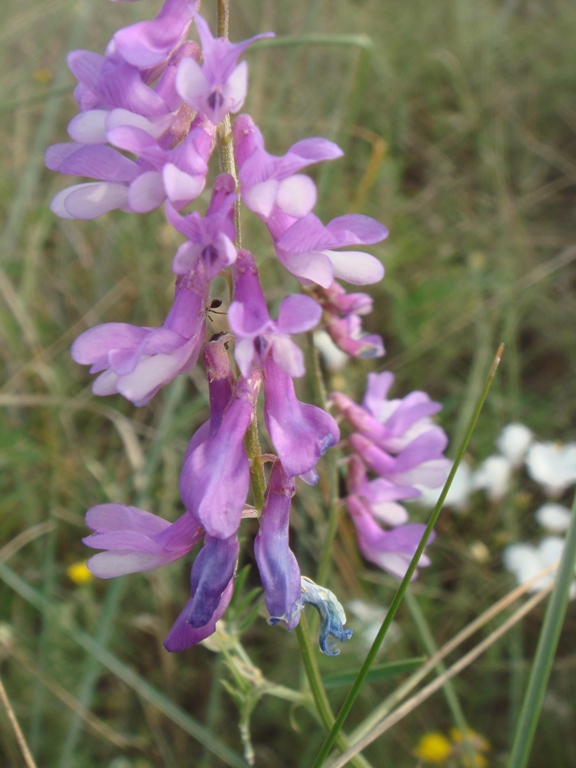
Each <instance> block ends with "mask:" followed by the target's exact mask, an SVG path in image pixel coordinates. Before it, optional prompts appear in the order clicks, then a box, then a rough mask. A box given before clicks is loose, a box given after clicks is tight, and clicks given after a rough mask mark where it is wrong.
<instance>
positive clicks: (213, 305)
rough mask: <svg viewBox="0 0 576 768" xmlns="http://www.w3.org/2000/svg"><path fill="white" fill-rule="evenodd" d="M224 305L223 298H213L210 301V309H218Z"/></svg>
mask: <svg viewBox="0 0 576 768" xmlns="http://www.w3.org/2000/svg"><path fill="white" fill-rule="evenodd" d="M221 306H222V299H212V301H211V302H210V309H218V307H221Z"/></svg>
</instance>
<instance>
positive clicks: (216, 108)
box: [176, 14, 274, 125]
mask: <svg viewBox="0 0 576 768" xmlns="http://www.w3.org/2000/svg"><path fill="white" fill-rule="evenodd" d="M195 20H196V27H197V29H198V34H199V35H200V43H201V46H202V52H203V54H204V61H203V64H202V66H200V65H199V64H198V63H197V62H196V61H194V59H192V58H186V59H183V60H182V62H181V63H180V66H179V68H178V74H177V76H176V88H177V89H178V93H179V94H180V96H181V97H182V98H183V99H184V101H186V102H188V104H190V106H191V107H192V109H195V110H196V111H198V112H202V113H203V114H204V115H205V116H206V117H207V118H208V120H210V122H212V123H213V124H214V125H217V124H218V123H220V122H222V120H223V119H224V117H225V116H226V115H227V114H228V112H238V110H239V109H240V108H241V106H242V104H243V103H244V99H245V98H246V90H247V88H248V65H247V64H246V62H245V61H243V62H242V63H241V64H238V63H237V62H238V58H239V57H240V56H241V55H242V54H243V53H244V51H245V50H246V48H248V46H249V45H250V44H251V43H253V42H254V41H255V40H259V39H260V38H262V37H274V34H273V33H272V32H265V33H264V34H261V35H255V36H254V37H251V38H250V39H249V40H244V41H243V42H242V43H235V44H234V43H231V42H230V41H229V40H226V39H224V38H215V37H213V36H212V33H211V32H210V28H209V27H208V24H207V23H206V22H205V21H204V19H203V18H202V17H201V16H200V15H199V14H195Z"/></svg>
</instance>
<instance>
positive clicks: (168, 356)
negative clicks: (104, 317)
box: [72, 269, 208, 405]
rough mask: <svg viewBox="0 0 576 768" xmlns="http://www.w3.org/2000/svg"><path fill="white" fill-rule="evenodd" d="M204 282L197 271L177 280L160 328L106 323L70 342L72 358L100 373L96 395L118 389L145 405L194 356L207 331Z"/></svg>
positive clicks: (188, 365)
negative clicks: (168, 309)
mask: <svg viewBox="0 0 576 768" xmlns="http://www.w3.org/2000/svg"><path fill="white" fill-rule="evenodd" d="M207 303H208V281H207V279H206V276H205V275H204V274H203V272H202V270H201V269H196V270H195V272H193V273H190V274H188V275H185V276H183V277H180V278H178V280H177V281H176V296H175V299H174V304H173V305H172V309H171V310H170V312H169V314H168V316H167V318H166V320H165V322H164V325H163V326H162V328H139V327H137V326H135V325H129V324H128V323H104V324H103V325H97V326H95V327H94V328H90V329H89V330H88V331H84V333H82V334H81V335H80V336H79V337H78V338H77V339H76V341H75V342H74V343H73V345H72V358H73V359H74V360H75V361H76V362H77V363H80V364H81V365H91V366H92V367H91V368H90V373H100V376H99V377H98V378H97V379H96V380H95V381H94V383H93V385H92V391H93V392H94V394H95V395H113V394H116V393H119V394H121V395H123V396H124V397H125V398H127V399H128V400H130V401H131V402H133V403H134V405H145V404H146V403H147V402H148V401H149V400H150V399H151V398H152V397H154V395H155V394H156V393H157V392H158V390H159V389H160V388H161V387H162V386H164V385H165V384H168V383H169V382H171V381H172V380H173V379H175V378H176V376H179V375H180V374H183V373H188V372H189V371H190V370H192V368H193V367H194V365H195V364H196V360H197V359H198V355H199V354H200V349H201V347H202V344H203V343H204V336H205V332H206V309H207Z"/></svg>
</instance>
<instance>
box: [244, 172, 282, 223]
mask: <svg viewBox="0 0 576 768" xmlns="http://www.w3.org/2000/svg"><path fill="white" fill-rule="evenodd" d="M278 187H279V183H278V182H277V181H276V179H268V181H262V182H260V184H255V185H254V186H253V187H251V188H250V189H248V190H247V191H243V192H242V201H243V202H244V203H245V204H246V207H247V208H250V210H251V211H254V213H257V214H259V215H260V216H264V218H268V216H270V214H271V213H272V208H274V203H275V202H276V195H277V194H278Z"/></svg>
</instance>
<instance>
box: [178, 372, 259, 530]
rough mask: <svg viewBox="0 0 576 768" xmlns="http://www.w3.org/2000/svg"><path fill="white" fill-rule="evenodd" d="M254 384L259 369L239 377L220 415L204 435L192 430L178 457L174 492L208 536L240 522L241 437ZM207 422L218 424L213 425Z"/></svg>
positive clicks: (244, 467) (243, 486) (244, 489)
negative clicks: (179, 468)
mask: <svg viewBox="0 0 576 768" xmlns="http://www.w3.org/2000/svg"><path fill="white" fill-rule="evenodd" d="M259 388H260V373H259V372H254V373H253V374H252V375H251V377H250V378H249V379H241V380H240V381H239V382H238V384H237V385H236V389H235V391H234V394H233V396H232V399H231V400H230V402H229V404H228V405H227V407H226V410H225V411H224V413H223V415H222V416H221V418H220V417H219V416H217V417H216V418H215V419H214V422H213V421H212V420H211V429H210V431H209V433H208V434H207V435H206V438H205V439H203V440H202V441H199V440H198V439H197V438H196V435H195V436H194V437H193V438H192V441H191V443H190V446H189V448H188V451H187V452H186V455H185V457H184V462H183V465H182V474H181V476H180V495H181V497H182V501H183V502H184V504H185V505H186V508H187V509H189V510H190V511H191V512H192V513H193V514H194V515H196V517H197V518H198V520H200V522H201V523H202V525H203V526H204V527H205V528H206V532H207V533H208V535H209V536H214V537H216V538H221V539H227V538H229V537H230V536H232V535H233V534H235V533H236V531H237V530H238V528H239V526H240V521H241V519H242V509H243V507H244V502H245V500H246V496H247V495H248V487H249V485H250V469H249V466H248V458H247V456H246V451H245V449H244V443H243V441H244V435H245V434H246V430H247V429H248V426H249V425H250V421H251V420H252V415H253V413H254V407H255V404H256V399H257V397H258V390H259ZM213 424H214V426H215V425H216V424H217V425H218V426H217V428H216V430H215V431H214V426H213ZM202 429H203V428H202V427H201V430H202ZM196 434H198V433H196ZM204 434H205V432H203V433H202V436H204Z"/></svg>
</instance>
